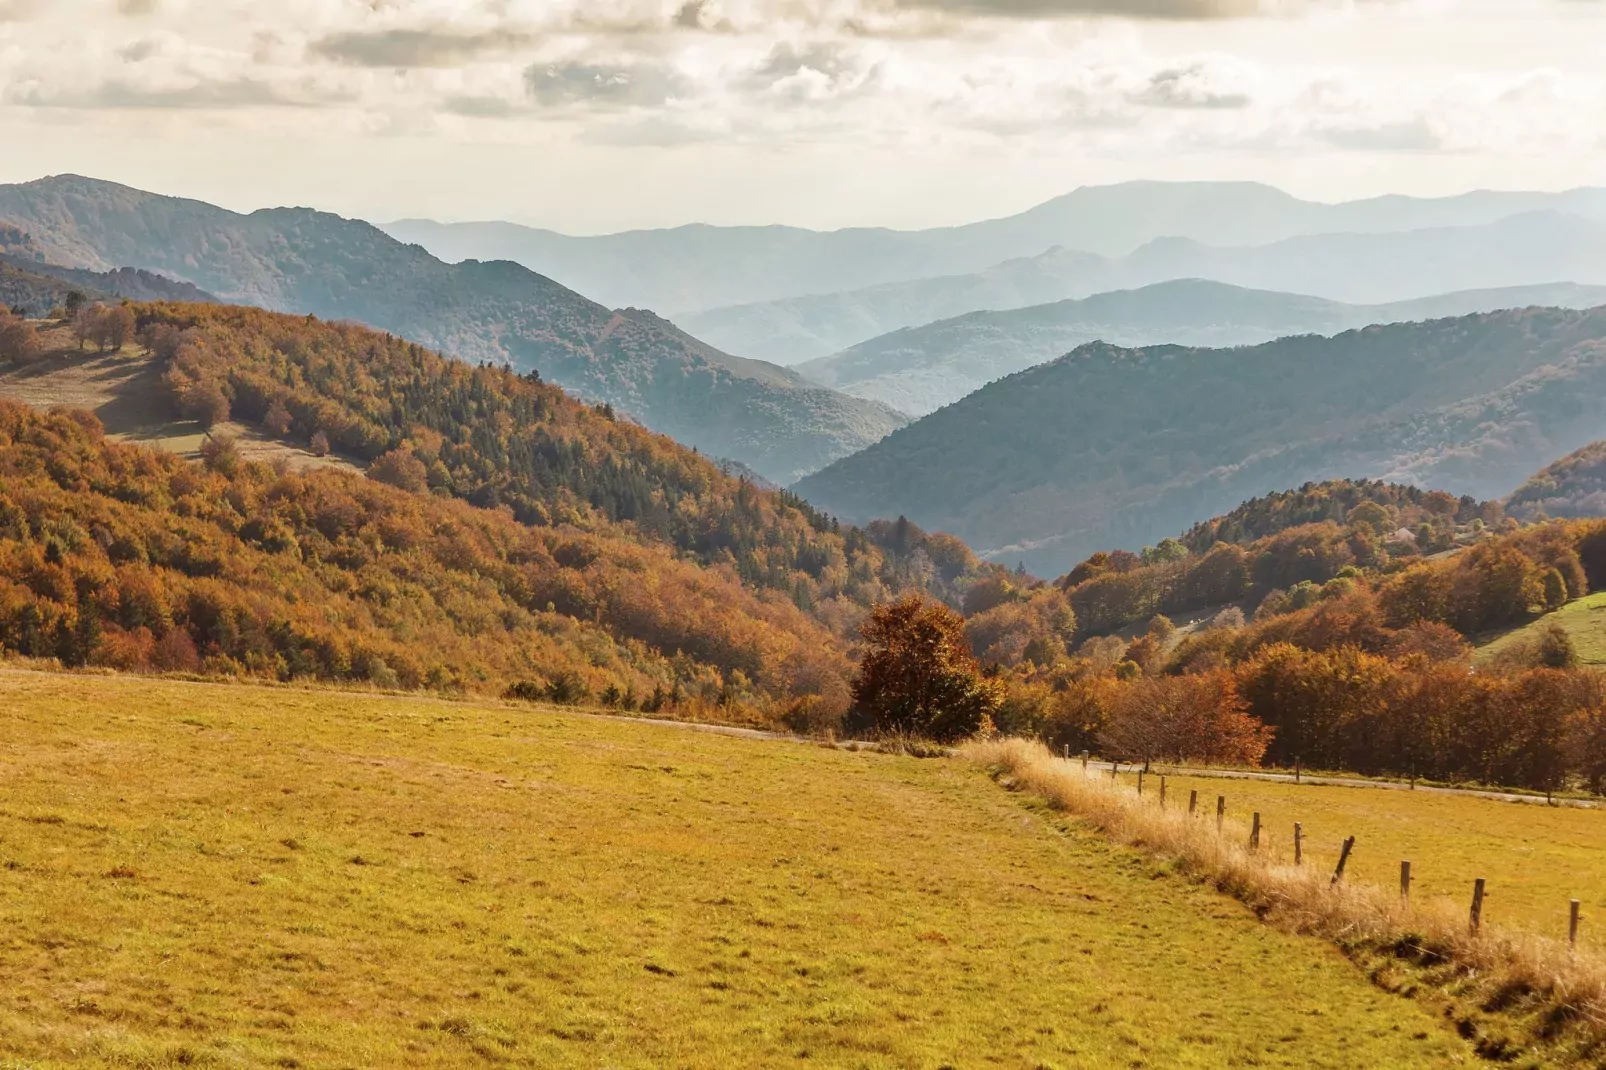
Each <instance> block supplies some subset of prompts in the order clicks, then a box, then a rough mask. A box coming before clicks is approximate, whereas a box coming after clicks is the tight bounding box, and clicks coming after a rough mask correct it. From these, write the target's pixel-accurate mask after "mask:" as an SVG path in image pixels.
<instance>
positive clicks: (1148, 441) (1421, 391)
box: [797, 309, 1606, 573]
mask: <svg viewBox="0 0 1606 1070" xmlns="http://www.w3.org/2000/svg"><path fill="white" fill-rule="evenodd" d="M1603 394H1606V311H1603V310H1596V311H1591V312H1576V311H1564V310H1555V309H1529V310H1518V311H1508V312H1498V313H1490V314H1485V315H1477V316H1468V317H1463V318H1460V319H1451V320H1439V321H1434V322H1430V323H1417V324H1396V325H1393V326H1386V327H1369V328H1367V329H1365V330H1359V331H1350V332H1346V333H1344V334H1341V335H1338V336H1336V337H1334V338H1316V337H1300V338H1288V339H1283V340H1280V341H1277V342H1273V343H1269V344H1266V345H1261V346H1255V347H1248V348H1238V349H1226V350H1210V349H1189V348H1184V347H1178V346H1159V347H1152V348H1147V349H1121V348H1118V347H1114V346H1109V345H1102V344H1094V345H1087V346H1083V347H1081V348H1080V349H1078V350H1076V351H1075V352H1073V353H1071V354H1069V355H1067V356H1065V357H1062V358H1060V359H1059V360H1056V361H1053V362H1051V363H1049V364H1045V365H1041V366H1038V367H1036V368H1032V369H1029V370H1027V371H1025V372H1021V373H1019V374H1017V375H1014V376H1011V377H1009V378H1007V379H1004V380H1001V381H999V382H997V383H994V384H992V385H990V386H988V387H986V388H984V389H982V390H980V391H978V392H976V393H975V394H972V395H971V396H969V397H967V398H965V399H964V400H963V401H960V402H958V403H956V404H954V405H951V406H949V407H948V408H946V409H942V410H940V411H939V412H936V413H934V414H932V415H930V416H928V417H925V418H924V419H922V420H920V421H919V422H918V423H916V424H914V425H912V426H910V427H908V428H905V429H903V430H902V431H899V432H897V433H896V434H894V435H892V436H890V437H889V438H888V439H887V440H885V441H884V442H882V443H879V444H878V445H876V446H873V447H871V448H869V449H867V450H865V451H864V452H863V453H860V454H858V455H856V456H854V457H851V458H847V459H845V460H843V461H840V462H838V463H836V464H835V465H833V466H832V467H830V468H828V469H826V470H825V471H823V472H820V473H817V474H816V475H814V476H811V477H810V478H808V479H805V480H803V481H802V482H801V483H799V484H798V487H797V489H798V491H799V492H800V493H801V494H803V495H804V496H805V497H807V498H808V499H809V500H810V501H811V502H813V503H814V504H815V505H817V506H819V507H820V508H822V509H825V510H827V511H829V512H832V513H835V514H837V515H840V516H842V517H843V518H844V519H860V520H862V519H864V518H866V517H870V516H878V515H882V516H884V515H892V514H903V515H906V516H908V517H909V518H910V519H911V520H914V521H916V522H918V523H920V524H922V525H924V526H927V527H937V528H941V529H942V530H946V531H952V532H954V533H955V534H957V535H959V536H960V537H961V538H964V539H965V540H966V541H967V542H968V543H970V545H972V546H973V547H975V548H976V549H977V550H978V551H980V552H982V553H984V554H985V555H988V556H992V557H995V558H1000V559H1003V560H1005V561H1008V562H1014V561H1017V560H1022V561H1025V562H1026V563H1027V565H1028V566H1030V567H1031V568H1032V569H1033V571H1037V572H1040V573H1051V572H1058V571H1063V570H1064V569H1066V568H1069V567H1070V566H1071V565H1072V564H1074V563H1075V562H1076V561H1077V560H1079V559H1081V558H1082V557H1085V556H1086V555H1087V554H1088V553H1090V552H1092V551H1093V550H1096V549H1099V548H1108V547H1111V546H1118V547H1128V548H1135V547H1139V546H1142V545H1145V544H1147V543H1151V542H1154V541H1155V540H1156V539H1159V538H1162V537H1164V536H1166V535H1169V534H1172V533H1174V532H1176V531H1180V530H1182V529H1184V528H1185V527H1187V526H1188V525H1189V524H1191V523H1193V522H1194V521H1195V520H1196V519H1197V518H1198V517H1200V516H1209V515H1213V514H1218V513H1221V512H1223V511H1224V510H1226V509H1228V508H1231V507H1232V506H1233V504H1234V503H1236V502H1239V501H1242V500H1244V499H1246V498H1249V497H1252V496H1254V495H1257V494H1261V493H1264V492H1265V491H1266V490H1267V489H1268V488H1272V487H1279V486H1281V487H1287V486H1297V485H1299V484H1302V483H1304V482H1307V481H1310V480H1320V479H1326V478H1336V477H1354V476H1365V477H1368V478H1387V479H1391V480H1396V481H1402V482H1412V483H1417V484H1420V485H1427V486H1434V487H1439V488H1442V489H1445V490H1448V491H1451V492H1453V493H1455V494H1458V495H1459V494H1469V495H1473V496H1475V497H1480V498H1490V497H1495V496H1498V495H1499V494H1500V493H1502V492H1503V491H1504V490H1505V489H1506V488H1508V487H1510V486H1511V485H1513V484H1514V483H1516V482H1518V481H1519V480H1521V479H1522V478H1523V477H1524V476H1525V475H1527V474H1528V473H1529V472H1532V471H1533V470H1534V469H1535V468H1537V467H1539V466H1540V465H1542V464H1544V463H1545V462H1546V461H1548V460H1549V459H1551V458H1554V457H1556V456H1558V455H1560V454H1564V453H1566V452H1568V451H1570V450H1573V449H1577V448H1578V447H1579V446H1580V445H1581V444H1583V443H1586V442H1589V441H1592V440H1594V439H1597V438H1599V437H1600V436H1601V434H1602V433H1603V432H1606V417H1603V416H1602V415H1601V410H1600V408H1599V406H1598V405H1595V404H1593V403H1592V402H1591V401H1590V399H1591V398H1597V397H1600V396H1603Z"/></svg>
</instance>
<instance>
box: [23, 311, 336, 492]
mask: <svg viewBox="0 0 1606 1070" xmlns="http://www.w3.org/2000/svg"><path fill="white" fill-rule="evenodd" d="M38 326H39V328H40V333H41V337H42V340H43V342H44V345H45V347H46V351H45V354H44V355H43V356H41V357H40V358H39V359H37V360H35V361H32V362H30V363H29V364H27V365H24V366H20V367H19V366H16V365H10V366H0V398H7V399H10V400H12V401H16V402H20V403H21V404H24V405H27V406H28V407H29V408H33V409H39V410H41V411H48V410H50V409H53V408H56V407H57V406H64V407H66V408H73V409H84V410H86V411H88V412H92V413H94V414H95V417H96V418H97V419H98V420H100V422H101V423H102V424H103V425H104V426H105V428H106V434H107V437H109V438H111V439H113V440H116V441H121V442H132V443H135V444H137V445H141V446H149V447H151V448H152V449H158V450H164V451H166V452H168V453H177V454H179V455H180V456H183V457H188V458H189V459H191V460H194V459H196V458H197V457H199V456H200V454H201V443H202V442H203V441H204V440H205V438H206V434H205V432H203V431H202V430H201V428H200V426H199V425H197V424H196V423H194V422H193V421H190V420H175V419H174V418H173V416H172V403H171V402H170V401H169V400H168V390H167V388H166V386H164V385H163V383H162V372H161V368H160V367H158V365H157V362H156V361H155V360H153V359H152V357H151V355H150V353H148V352H147V351H146V350H145V349H143V348H141V347H140V346H137V345H129V346H128V347H127V348H126V349H125V350H123V351H122V352H120V353H96V352H94V351H93V350H88V351H81V350H79V349H78V348H77V346H76V344H75V343H74V342H73V339H72V332H71V331H69V330H68V329H67V328H65V327H59V326H53V325H50V324H46V323H40V324H38ZM217 431H218V433H220V434H228V435H233V436H234V438H235V440H236V441H237V443H238V445H239V451H240V456H241V457H242V458H244V459H245V460H248V461H262V462H266V463H273V462H275V461H283V462H284V463H286V464H288V465H289V466H290V467H291V468H296V469H300V468H315V467H337V468H346V469H352V468H353V467H354V466H353V465H352V464H350V463H349V462H347V461H344V460H341V459H340V458H338V457H333V456H330V457H315V456H313V455H312V454H311V453H308V452H307V451H306V450H303V449H299V448H297V447H295V446H292V445H290V444H288V443H284V442H279V441H276V440H274V439H272V438H269V437H268V436H266V435H263V434H262V433H261V432H259V431H257V430H256V429H254V428H251V427H247V426H245V425H244V424H240V423H236V422H227V423H223V424H220V425H219V426H218V428H217Z"/></svg>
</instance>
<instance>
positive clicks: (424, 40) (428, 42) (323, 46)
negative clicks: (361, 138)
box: [311, 29, 536, 68]
mask: <svg viewBox="0 0 1606 1070" xmlns="http://www.w3.org/2000/svg"><path fill="white" fill-rule="evenodd" d="M535 43H536V38H535V36H534V35H532V34H530V33H527V32H524V31H521V30H515V29H496V30H486V31H483V32H480V33H461V32H458V31H455V30H378V31H373V32H351V33H337V34H333V35H331V36H329V37H325V38H322V39H321V40H318V41H315V42H313V44H312V46H311V52H312V53H313V54H314V55H317V56H322V57H324V58H325V59H332V60H335V61H336V62H338V63H347V64H351V65H353V66H357V67H402V68H413V67H455V66H458V65H459V64H462V63H466V62H469V61H471V60H475V59H478V58H480V57H482V56H486V55H491V54H495V53H499V52H512V51H516V50H518V49H521V48H527V47H530V46H532V45H534V44H535Z"/></svg>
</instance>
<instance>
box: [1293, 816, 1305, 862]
mask: <svg viewBox="0 0 1606 1070" xmlns="http://www.w3.org/2000/svg"><path fill="white" fill-rule="evenodd" d="M1304 864H1305V826H1303V825H1301V824H1300V823H1299V822H1298V821H1295V822H1294V865H1296V866H1302V865H1304Z"/></svg>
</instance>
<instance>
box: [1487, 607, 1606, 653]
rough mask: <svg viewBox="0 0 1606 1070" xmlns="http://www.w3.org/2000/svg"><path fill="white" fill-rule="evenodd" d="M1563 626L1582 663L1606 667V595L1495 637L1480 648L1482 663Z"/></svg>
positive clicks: (1555, 612) (1547, 614)
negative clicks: (1553, 626) (1557, 625)
mask: <svg viewBox="0 0 1606 1070" xmlns="http://www.w3.org/2000/svg"><path fill="white" fill-rule="evenodd" d="M1553 624H1559V625H1561V627H1562V628H1564V629H1566V631H1567V634H1568V635H1569V636H1571V637H1572V641H1573V648H1574V649H1575V650H1577V651H1578V660H1579V661H1580V662H1581V663H1583V664H1585V665H1606V591H1601V592H1598V593H1596V594H1592V595H1589V596H1587V597H1585V598H1580V599H1577V600H1576V601H1573V602H1569V603H1567V604H1566V605H1564V606H1562V607H1561V608H1560V609H1558V610H1555V611H1554V612H1552V613H1546V614H1545V615H1544V616H1542V617H1540V618H1539V619H1538V620H1536V621H1533V622H1532V623H1530V624H1526V625H1524V626H1522V627H1521V628H1514V629H1512V630H1511V631H1508V632H1502V633H1501V634H1499V635H1497V636H1494V637H1492V638H1490V639H1489V640H1487V641H1486V642H1484V643H1483V644H1482V645H1480V646H1479V648H1478V657H1479V659H1480V660H1482V659H1485V658H1491V657H1494V656H1496V655H1498V654H1499V653H1500V652H1501V651H1503V650H1507V649H1509V648H1511V647H1513V646H1516V645H1519V644H1523V643H1526V642H1528V641H1529V640H1535V639H1538V638H1539V636H1540V635H1541V634H1543V632H1544V631H1545V629H1547V628H1549V627H1550V626H1551V625H1553Z"/></svg>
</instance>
